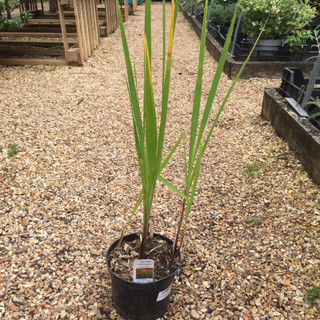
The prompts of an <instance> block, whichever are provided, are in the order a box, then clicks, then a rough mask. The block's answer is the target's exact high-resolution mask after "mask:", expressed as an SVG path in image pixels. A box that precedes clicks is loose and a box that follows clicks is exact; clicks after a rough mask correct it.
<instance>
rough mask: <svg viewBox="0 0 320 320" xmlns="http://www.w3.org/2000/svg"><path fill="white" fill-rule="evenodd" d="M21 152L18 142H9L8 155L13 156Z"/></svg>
mask: <svg viewBox="0 0 320 320" xmlns="http://www.w3.org/2000/svg"><path fill="white" fill-rule="evenodd" d="M18 152H19V146H18V145H17V144H16V143H13V144H9V150H8V156H9V157H10V158H11V157H13V156H15V155H16V154H17V153H18Z"/></svg>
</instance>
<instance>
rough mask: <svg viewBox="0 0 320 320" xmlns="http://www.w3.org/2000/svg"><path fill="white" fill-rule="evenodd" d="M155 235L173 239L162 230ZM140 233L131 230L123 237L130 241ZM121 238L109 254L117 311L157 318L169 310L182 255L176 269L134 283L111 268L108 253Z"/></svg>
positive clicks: (136, 319) (144, 319)
mask: <svg viewBox="0 0 320 320" xmlns="http://www.w3.org/2000/svg"><path fill="white" fill-rule="evenodd" d="M154 236H155V237H159V238H161V239H163V240H165V241H167V242H168V243H169V244H170V245H172V240H170V239H169V238H167V237H165V236H162V235H159V234H155V235H154ZM137 237H138V234H137V233H133V234H129V235H127V236H125V237H124V238H123V241H126V242H130V241H133V240H134V239H136V238H137ZM118 241H119V239H118V240H116V241H115V242H114V243H113V244H112V245H111V246H110V248H109V249H108V252H107V255H106V262H107V266H108V270H109V273H110V276H111V283H112V299H113V304H114V306H115V308H116V310H117V312H118V313H119V314H120V315H121V316H123V317H125V318H127V319H132V320H154V319H158V318H159V317H161V316H163V315H164V314H165V313H166V311H167V310H168V306H169V302H170V293H171V287H172V284H173V280H174V276H175V274H176V273H177V271H178V270H179V268H180V263H181V256H179V264H178V266H177V268H176V270H175V271H174V272H172V273H171V274H170V275H168V276H167V277H165V278H162V279H159V280H156V281H153V282H149V283H135V282H132V281H128V280H125V279H123V278H121V277H119V276H118V275H116V274H115V273H114V272H113V271H112V270H111V268H110V265H109V259H108V257H109V255H110V253H111V252H112V250H113V249H114V248H115V246H116V245H117V244H118Z"/></svg>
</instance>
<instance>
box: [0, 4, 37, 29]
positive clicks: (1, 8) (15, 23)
mask: <svg viewBox="0 0 320 320" xmlns="http://www.w3.org/2000/svg"><path fill="white" fill-rule="evenodd" d="M19 3H20V2H19V1H18V0H11V1H8V2H5V0H0V12H1V13H4V12H6V16H4V14H2V16H0V31H14V30H17V29H21V28H22V27H23V26H24V24H25V23H26V22H28V21H30V19H32V17H33V15H32V13H30V12H29V11H24V12H23V13H22V14H21V15H20V16H19V17H16V18H11V17H10V16H8V12H9V14H10V12H12V11H13V10H14V9H15V8H16V7H17V6H18V5H19Z"/></svg>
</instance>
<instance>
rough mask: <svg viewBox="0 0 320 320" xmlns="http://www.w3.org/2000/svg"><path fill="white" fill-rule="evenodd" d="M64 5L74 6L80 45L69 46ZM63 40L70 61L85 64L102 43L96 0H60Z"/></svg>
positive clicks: (67, 58)
mask: <svg viewBox="0 0 320 320" xmlns="http://www.w3.org/2000/svg"><path fill="white" fill-rule="evenodd" d="M64 5H70V6H73V8H74V16H75V22H76V29H77V41H78V45H77V46H74V47H72V48H69V45H68V36H67V29H66V20H65V18H64V12H63V8H64ZM58 7H59V16H60V24H61V34H62V42H63V45H64V51H65V56H66V60H67V62H68V63H74V62H75V63H78V64H81V65H83V64H84V61H85V60H86V59H87V58H88V57H89V56H90V55H91V54H92V53H93V50H94V49H95V48H96V47H97V46H98V45H99V44H100V34H99V18H98V8H97V4H96V1H95V0H58Z"/></svg>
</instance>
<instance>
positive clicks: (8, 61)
mask: <svg viewBox="0 0 320 320" xmlns="http://www.w3.org/2000/svg"><path fill="white" fill-rule="evenodd" d="M0 65H7V66H26V65H33V66H34V65H49V66H67V65H68V63H67V61H66V60H65V59H23V58H0Z"/></svg>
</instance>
